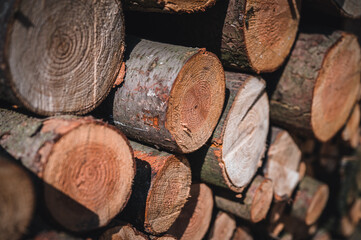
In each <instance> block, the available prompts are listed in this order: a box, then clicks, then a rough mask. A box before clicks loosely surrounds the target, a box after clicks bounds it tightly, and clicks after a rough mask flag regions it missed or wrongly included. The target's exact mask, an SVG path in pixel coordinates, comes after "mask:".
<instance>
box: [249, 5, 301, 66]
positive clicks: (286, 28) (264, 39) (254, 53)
mask: <svg viewBox="0 0 361 240" xmlns="http://www.w3.org/2000/svg"><path fill="white" fill-rule="evenodd" d="M299 7H300V3H299V1H298V0H272V1H267V4H265V3H264V2H259V1H247V4H246V7H245V9H246V11H245V12H246V16H245V19H244V21H245V32H244V38H245V45H246V46H247V52H248V55H249V59H250V62H251V65H252V67H253V69H254V70H255V71H256V72H271V71H274V70H275V69H277V68H278V67H279V66H280V65H281V64H282V63H283V61H284V60H285V58H286V57H287V56H288V54H289V51H290V49H291V47H292V45H293V42H294V40H295V37H296V33H297V30H298V23H299V19H300V14H299Z"/></svg>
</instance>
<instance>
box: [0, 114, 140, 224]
mask: <svg viewBox="0 0 361 240" xmlns="http://www.w3.org/2000/svg"><path fill="white" fill-rule="evenodd" d="M0 145H1V146H2V147H3V148H4V149H5V150H6V151H7V152H8V153H9V154H11V155H12V156H13V157H14V158H16V159H17V160H20V161H21V163H22V164H23V165H24V166H25V167H26V168H28V169H29V170H30V171H32V172H33V173H34V174H36V175H37V176H38V177H39V178H40V179H42V181H43V182H44V197H45V203H46V206H47V208H48V209H49V211H50V213H51V215H52V216H53V218H54V219H55V220H57V221H58V222H59V223H60V224H62V225H63V226H64V227H66V228H68V229H70V230H72V231H85V230H90V229H94V228H98V227H101V226H105V225H106V224H107V223H108V222H109V221H110V220H111V219H112V218H113V217H114V216H115V215H116V214H118V213H119V211H121V210H122V209H123V207H124V206H125V204H126V203H127V201H128V198H129V197H130V193H131V185H132V180H133V178H134V175H135V162H134V159H133V154H132V150H131V149H130V147H129V145H128V141H127V140H126V138H125V137H124V135H123V134H121V133H120V132H119V131H118V130H117V129H116V128H114V127H112V126H110V125H107V124H105V123H103V122H101V121H99V120H94V119H93V118H91V117H86V118H74V117H70V116H63V117H57V118H49V119H42V120H41V119H35V118H31V117H28V116H26V115H23V114H20V113H16V112H13V111H10V110H6V109H0Z"/></svg>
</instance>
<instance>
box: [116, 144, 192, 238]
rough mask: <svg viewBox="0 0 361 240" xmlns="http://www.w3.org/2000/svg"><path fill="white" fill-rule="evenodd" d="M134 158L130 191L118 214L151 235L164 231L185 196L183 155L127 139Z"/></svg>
mask: <svg viewBox="0 0 361 240" xmlns="http://www.w3.org/2000/svg"><path fill="white" fill-rule="evenodd" d="M131 146H132V148H133V150H134V156H135V158H136V160H137V174H136V176H135V179H134V184H133V192H132V196H131V197H130V200H129V203H128V204H127V206H126V208H125V209H124V211H123V212H122V214H121V218H122V219H125V220H127V221H128V222H130V223H132V224H134V225H135V226H136V227H139V228H140V230H144V231H146V232H148V233H150V234H152V235H159V234H161V233H164V232H166V231H167V230H168V229H169V228H170V227H171V226H172V224H173V223H174V222H175V221H176V219H177V217H178V216H179V214H180V213H181V210H182V208H183V206H184V204H185V203H186V201H187V198H188V197H189V192H190V186H191V170H190V167H189V163H188V161H187V159H186V158H185V157H184V156H182V155H173V154H169V153H167V152H161V151H158V150H156V149H153V148H150V147H147V146H145V145H141V144H139V143H136V142H131Z"/></svg>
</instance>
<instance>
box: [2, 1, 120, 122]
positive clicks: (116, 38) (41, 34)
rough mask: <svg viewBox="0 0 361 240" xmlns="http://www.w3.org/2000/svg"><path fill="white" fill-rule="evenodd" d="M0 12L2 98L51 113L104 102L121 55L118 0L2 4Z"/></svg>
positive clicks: (86, 108)
mask: <svg viewBox="0 0 361 240" xmlns="http://www.w3.org/2000/svg"><path fill="white" fill-rule="evenodd" d="M0 9H2V11H1V13H0V25H1V27H0V36H1V37H0V38H1V39H0V97H1V98H2V99H3V100H6V101H9V102H11V103H13V104H17V105H21V106H24V107H26V108H27V109H29V110H31V111H33V112H35V113H37V114H41V115H56V114H84V113H87V112H89V111H91V110H93V109H94V108H95V107H96V106H98V105H99V104H100V103H101V102H102V101H103V100H104V99H105V97H106V96H107V95H108V93H109V91H110V89H111V87H112V86H113V84H114V82H115V80H116V77H117V74H118V72H119V70H120V66H121V62H122V59H123V53H124V20H123V13H122V8H121V5H120V2H119V1H117V0H106V1H105V2H100V1H90V2H89V1H86V2H81V1H69V0H62V1H57V0H50V1H46V2H44V1H42V0H36V1H14V0H4V1H2V3H1V4H0ZM104 13H108V14H104ZM90 26H91V27H90ZM114 29H117V31H114ZM105 46H106V47H105Z"/></svg>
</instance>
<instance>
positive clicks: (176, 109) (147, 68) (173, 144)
mask: <svg viewBox="0 0 361 240" xmlns="http://www.w3.org/2000/svg"><path fill="white" fill-rule="evenodd" d="M127 43H128V48H127V53H126V59H127V60H126V67H127V70H126V71H127V73H126V76H125V80H124V85H123V86H122V87H121V88H119V89H118V90H117V91H116V93H115V99H114V104H113V117H114V124H115V125H116V126H117V127H119V128H120V129H122V130H123V131H124V132H125V134H127V135H128V136H129V137H131V138H134V139H136V140H138V141H142V142H147V143H149V144H152V145H155V146H158V147H161V148H165V149H168V150H170V151H176V152H183V153H187V152H192V151H195V150H197V149H198V148H200V147H201V146H202V145H203V144H204V143H205V142H206V141H207V139H208V138H209V137H210V136H211V134H212V131H213V130H214V128H215V126H216V124H217V121H218V119H219V117H220V115H221V112H222V106H223V103H224V95H225V80H224V71H223V68H222V65H221V63H220V62H219V60H218V58H217V57H216V56H215V55H214V54H212V53H209V52H206V51H205V50H204V49H196V48H186V47H182V46H175V45H169V44H163V43H157V42H151V41H148V40H141V39H137V38H133V37H130V38H129V39H128V40H127Z"/></svg>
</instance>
